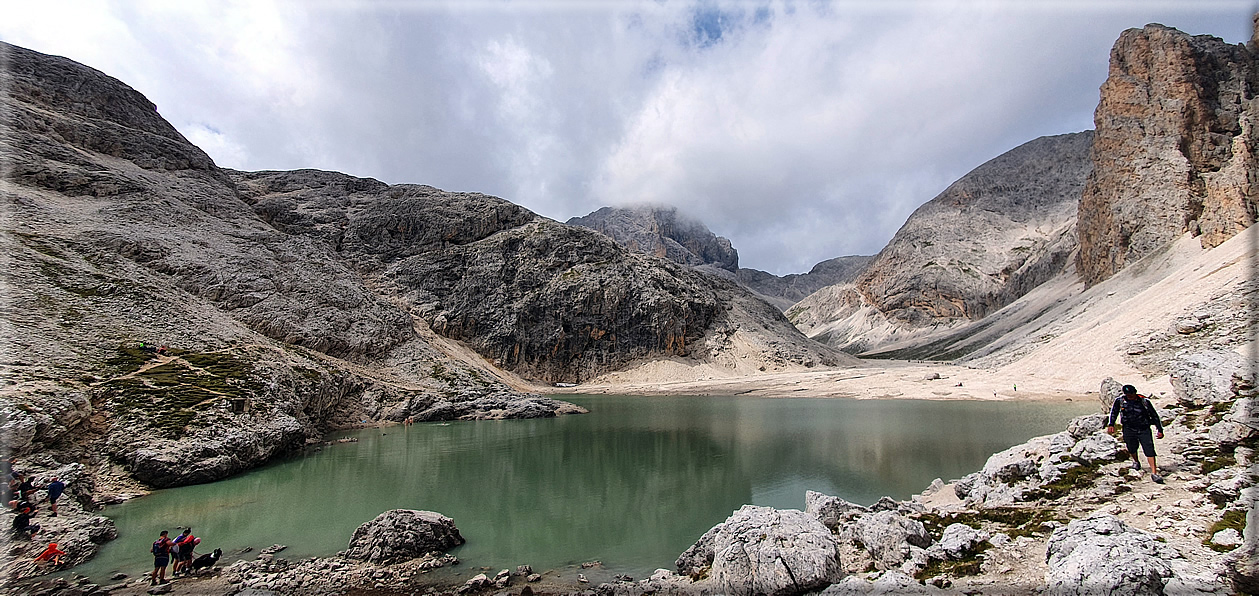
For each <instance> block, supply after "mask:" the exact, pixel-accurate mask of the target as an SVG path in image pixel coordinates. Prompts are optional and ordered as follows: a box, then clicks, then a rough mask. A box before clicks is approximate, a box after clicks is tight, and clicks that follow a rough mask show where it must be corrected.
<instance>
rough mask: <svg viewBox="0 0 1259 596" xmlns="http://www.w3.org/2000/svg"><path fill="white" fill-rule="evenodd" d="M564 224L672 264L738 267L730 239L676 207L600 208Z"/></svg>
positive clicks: (735, 251) (737, 259)
mask: <svg viewBox="0 0 1259 596" xmlns="http://www.w3.org/2000/svg"><path fill="white" fill-rule="evenodd" d="M565 223H567V224H568V225H570V226H580V227H583V228H590V229H592V230H595V231H598V232H601V233H603V234H604V235H606V236H608V237H609V238H611V239H613V240H615V241H616V243H617V244H620V245H621V246H624V247H625V248H628V249H630V250H631V251H634V252H638V253H644V254H649V255H652V256H656V257H661V258H665V259H668V260H670V261H673V262H674V263H680V264H682V265H691V266H698V265H712V266H714V267H717V268H719V269H725V270H726V271H729V272H731V273H733V272H735V271H738V270H739V251H737V250H735V249H734V247H732V246H731V245H730V240H728V239H726V238H723V237H721V236H718V235H716V234H713V233H712V231H711V230H709V229H708V226H705V225H704V224H703V223H701V222H700V221H698V220H696V219H693V218H690V217H686V216H684V215H680V214H679V213H678V210H677V208H676V207H670V206H667V205H636V206H632V207H603V208H601V209H599V210H597V211H594V212H593V213H590V214H588V215H584V216H581V217H573V218H570V219H569V220H568V221H567V222H565Z"/></svg>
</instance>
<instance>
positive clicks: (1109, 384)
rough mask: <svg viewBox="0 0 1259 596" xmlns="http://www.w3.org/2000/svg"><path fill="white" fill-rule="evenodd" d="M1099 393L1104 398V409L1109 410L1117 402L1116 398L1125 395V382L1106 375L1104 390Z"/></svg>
mask: <svg viewBox="0 0 1259 596" xmlns="http://www.w3.org/2000/svg"><path fill="white" fill-rule="evenodd" d="M1098 395H1099V396H1100V398H1101V400H1102V409H1104V410H1106V411H1107V412H1109V411H1110V406H1111V404H1113V403H1115V400H1117V399H1119V398H1121V397H1123V383H1120V382H1119V381H1116V380H1115V379H1113V378H1111V377H1106V378H1105V379H1103V380H1102V390H1101V393H1099V394H1098ZM1077 420H1078V419H1077ZM1073 422H1074V421H1073Z"/></svg>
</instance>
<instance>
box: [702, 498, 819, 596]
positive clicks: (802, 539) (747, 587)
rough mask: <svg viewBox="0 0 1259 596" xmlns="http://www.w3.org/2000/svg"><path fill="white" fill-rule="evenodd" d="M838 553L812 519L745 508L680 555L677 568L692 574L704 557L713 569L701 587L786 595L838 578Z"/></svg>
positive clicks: (793, 512)
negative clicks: (706, 585)
mask: <svg viewBox="0 0 1259 596" xmlns="http://www.w3.org/2000/svg"><path fill="white" fill-rule="evenodd" d="M709 553H711V554H709ZM838 555H839V547H838V544H837V543H836V540H835V537H834V536H833V535H832V534H831V531H830V529H828V528H827V527H826V526H824V525H822V522H820V521H818V519H817V518H816V517H814V516H813V515H811V514H808V513H805V512H803V511H798V510H794V509H783V510H778V509H773V508H771V507H758V506H755V505H744V506H743V507H742V508H740V509H739V510H738V511H736V512H734V514H733V515H731V516H730V517H729V518H727V519H726V521H724V522H722V523H721V524H718V525H717V526H715V527H713V529H712V530H709V531H708V532H707V533H705V534H704V537H703V538H701V539H700V541H699V542H696V543H695V545H694V546H692V547H691V548H690V549H688V550H687V552H686V553H683V556H682V557H679V559H678V570H679V571H680V572H682V573H683V574H689V573H692V572H694V571H695V569H696V567H695V565H696V563H697V562H701V561H704V560H706V559H707V560H711V561H712V563H711V568H710V570H709V572H708V576H707V577H706V578H705V579H704V580H702V582H701V583H707V584H710V585H712V588H713V589H714V590H715V591H716V592H719V593H722V594H731V595H739V594H748V595H751V594H764V595H767V596H788V595H794V594H802V593H805V592H808V591H814V590H818V589H821V588H824V587H826V586H828V585H830V584H831V583H833V582H835V581H836V580H838V579H839V578H840V576H841V575H842V571H841V569H840V566H839V556H838Z"/></svg>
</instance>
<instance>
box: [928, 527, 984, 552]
mask: <svg viewBox="0 0 1259 596" xmlns="http://www.w3.org/2000/svg"><path fill="white" fill-rule="evenodd" d="M987 539H988V533H987V532H983V531H980V530H976V529H975V528H972V527H970V526H968V525H966V524H949V527H947V528H945V529H944V534H943V535H942V536H941V537H940V541H939V542H937V543H935V544H933V545H931V548H930V549H929V550H928V551H927V552H928V555H929V556H934V557H937V558H942V559H953V560H957V559H961V558H963V557H966V556H967V555H969V554H970V553H971V552H972V551H974V550H975V548H976V547H978V546H979V545H980V544H981V543H983V541H985V540H987Z"/></svg>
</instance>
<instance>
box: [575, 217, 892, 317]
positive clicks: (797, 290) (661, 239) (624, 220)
mask: <svg viewBox="0 0 1259 596" xmlns="http://www.w3.org/2000/svg"><path fill="white" fill-rule="evenodd" d="M567 223H568V224H569V225H574V226H581V227H584V228H590V229H592V230H597V231H599V232H602V233H603V234H605V235H607V236H608V237H609V238H612V239H613V240H614V241H616V243H617V244H619V245H621V246H623V247H625V248H627V249H629V250H631V251H634V252H639V253H643V254H649V255H652V256H656V257H662V258H665V259H668V260H670V261H673V262H675V263H679V264H682V265H689V266H691V267H696V268H699V269H700V270H701V271H704V272H707V273H711V274H713V275H717V276H718V277H723V278H726V279H729V280H732V281H735V282H737V283H738V284H739V285H741V286H743V287H744V288H746V289H747V290H749V291H751V292H752V293H753V294H756V295H757V296H758V297H760V298H761V299H762V300H765V301H766V302H769V303H770V304H773V305H774V306H777V307H778V309H779V310H787V308H789V307H790V306H791V305H793V304H795V303H796V302H799V301H800V300H801V299H802V298H804V297H806V296H808V295H809V294H812V293H813V292H816V291H818V290H819V289H821V288H823V287H826V286H829V285H832V284H838V283H846V282H850V281H852V280H853V279H854V278H855V277H856V276H857V275H858V274H859V273H860V272H861V271H862V270H863V269H864V268H865V266H866V265H867V264H869V262H870V260H871V259H872V258H873V257H863V256H849V257H837V258H834V259H828V260H826V261H822V262H821V263H818V264H817V265H814V266H813V269H811V270H809V272H808V273H793V274H790V275H784V276H781V277H780V276H777V275H774V274H772V273H768V272H765V271H760V270H757V269H744V268H740V267H739V253H738V251H736V250H735V249H734V248H733V247H732V246H731V245H730V241H729V240H727V239H725V238H722V237H721V236H717V235H716V234H713V233H712V232H711V231H710V230H709V229H708V227H707V226H705V225H704V224H703V223H701V222H699V221H697V220H694V219H690V218H688V217H685V216H683V215H680V214H679V213H678V211H677V209H676V208H674V207H668V206H638V207H604V208H602V209H599V210H598V211H595V212H594V213H591V214H589V215H586V216H584V217H574V218H572V219H570V220H568V222H567Z"/></svg>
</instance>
